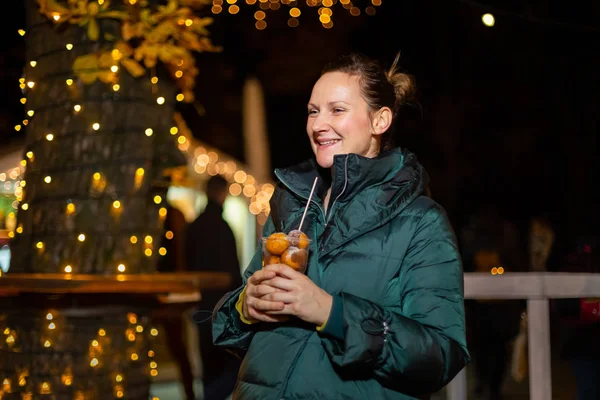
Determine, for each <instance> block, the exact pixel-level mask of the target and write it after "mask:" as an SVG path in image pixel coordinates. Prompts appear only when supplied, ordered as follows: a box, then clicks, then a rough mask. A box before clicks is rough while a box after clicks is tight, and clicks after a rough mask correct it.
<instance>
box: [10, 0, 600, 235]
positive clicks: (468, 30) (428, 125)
mask: <svg viewBox="0 0 600 400" xmlns="http://www.w3.org/2000/svg"><path fill="white" fill-rule="evenodd" d="M355 3H360V2H358V1H357V2H355ZM242 10H243V11H242V12H241V13H240V14H239V15H236V16H231V15H220V16H218V17H217V18H216V21H215V25H214V27H213V28H212V29H211V31H212V32H213V41H214V42H215V43H217V44H220V45H223V46H224V48H225V51H224V52H223V53H219V54H202V55H199V57H198V62H199V67H200V77H199V80H198V84H197V93H198V95H197V97H198V101H199V102H201V103H202V105H203V107H204V108H205V109H206V115H205V116H203V117H200V116H198V114H197V113H196V111H195V109H194V108H193V107H191V106H182V107H181V111H182V112H183V114H184V116H185V117H186V119H187V120H188V123H189V125H190V127H192V129H193V131H194V133H195V135H196V136H197V137H198V138H200V139H202V140H204V141H206V142H209V143H211V144H213V145H216V146H219V147H221V148H223V149H224V150H226V151H227V152H229V153H231V154H233V155H234V156H237V157H238V158H241V159H243V149H242V148H241V143H242V141H241V140H240V134H241V123H242V120H241V114H240V113H241V97H240V94H241V88H242V84H243V81H244V78H245V77H246V76H248V75H251V74H253V75H257V76H258V77H259V78H260V79H261V81H262V82H263V84H264V85H265V93H266V101H267V112H268V116H267V118H268V131H269V140H270V143H271V152H272V165H273V167H283V166H288V165H290V164H293V163H296V162H298V161H300V160H302V159H304V158H306V157H309V156H310V155H311V153H310V148H309V146H308V142H307V140H306V134H305V132H304V124H305V104H306V101H307V100H308V97H309V95H310V90H311V86H312V84H313V83H314V81H315V79H316V78H317V77H318V74H319V70H320V68H321V67H322V66H323V64H324V63H325V62H326V61H328V60H329V59H330V58H332V57H334V56H335V55H337V54H340V53H343V52H346V51H349V50H355V51H360V52H364V53H366V54H368V55H371V56H374V57H377V58H380V59H382V60H383V61H384V62H386V63H390V62H391V61H392V60H393V58H394V55H395V54H396V52H398V51H401V53H402V58H401V66H402V67H403V69H405V70H406V71H407V72H409V73H412V74H413V75H415V77H416V81H417V85H418V88H419V107H413V108H410V109H406V110H405V115H404V119H403V123H402V124H401V125H400V129H398V132H397V133H396V139H397V142H398V144H400V145H402V146H405V147H408V148H409V149H411V150H413V151H415V152H416V153H417V154H418V156H419V158H420V160H421V162H422V163H423V164H424V165H425V167H426V168H427V170H428V172H429V174H430V175H431V178H432V189H433V193H434V197H435V198H436V200H438V201H439V202H440V203H441V204H442V205H444V206H445V207H447V209H448V210H449V212H450V215H451V217H452V219H453V220H454V222H455V224H457V225H459V226H460V224H461V223H462V222H463V221H464V218H465V216H466V215H468V214H469V213H471V212H473V211H474V209H475V207H476V206H477V205H478V204H482V203H496V204H497V205H498V206H499V207H500V209H501V211H502V212H503V213H504V214H505V215H506V216H507V217H508V218H510V219H512V220H514V221H515V222H516V223H518V224H519V225H520V226H524V221H525V220H526V218H528V217H529V216H531V215H533V214H538V213H543V214H547V215H549V217H550V220H551V221H552V222H553V223H554V224H555V226H556V228H557V231H558V238H559V240H563V239H564V240H563V242H564V243H565V245H564V246H567V243H568V242H569V241H570V240H572V239H573V238H574V237H576V236H579V235H582V234H586V235H589V234H593V235H598V228H597V226H598V223H599V222H600V221H599V216H598V213H597V210H596V211H595V210H594V206H595V205H596V204H598V202H599V201H600V198H599V196H598V194H597V190H596V189H595V187H594V186H595V185H594V183H596V182H598V181H599V178H600V177H599V173H598V171H599V170H600V163H599V162H598V161H597V160H598V157H597V156H598V148H599V146H598V139H597V136H598V127H599V126H600V125H599V117H598V115H599V113H598V112H597V108H598V106H599V105H600V83H599V82H600V80H599V79H598V77H597V74H598V71H600V48H599V47H600V46H599V44H598V43H600V40H599V39H600V27H599V26H598V21H599V20H600V18H599V17H600V3H599V2H597V1H581V2H576V3H569V2H566V1H564V0H539V1H532V0H506V1H501V0H481V1H480V2H474V1H466V0H443V1H442V0H439V1H435V0H424V1H418V2H415V1H408V0H384V1H383V6H382V7H381V8H380V9H379V12H378V14H377V15H376V16H375V17H367V16H361V17H359V18H352V17H349V16H347V17H346V16H342V14H343V11H344V10H342V9H341V8H340V7H339V5H338V6H336V7H334V16H333V17H334V18H333V20H334V22H335V24H336V25H335V27H334V28H333V29H331V30H325V29H323V28H321V27H320V26H319V24H318V22H317V17H316V13H315V12H314V11H315V10H314V9H313V10H307V11H306V12H305V13H304V14H303V16H302V18H301V25H300V27H299V28H296V29H291V28H289V27H287V26H285V18H283V15H282V13H281V12H280V11H278V12H274V13H273V14H270V15H269V17H268V21H269V27H268V28H267V29H266V30H265V31H260V32H259V31H257V30H256V29H254V28H253V18H252V11H253V10H252V11H251V9H250V7H249V6H246V5H242ZM309 11H313V12H312V13H311V12H309ZM485 12H492V13H494V15H495V16H496V26H495V27H493V28H487V27H485V26H484V25H483V24H482V23H481V15H482V14H483V13H485ZM22 14H23V12H20V13H16V14H11V18H6V19H5V22H4V24H3V26H2V28H1V29H2V33H3V36H2V37H3V38H4V40H3V41H2V44H1V50H2V51H1V54H2V56H1V58H0V60H1V63H2V64H1V67H0V71H1V74H0V84H1V85H2V87H1V89H2V97H1V100H0V101H1V102H2V107H1V113H0V129H1V132H2V134H1V136H0V145H2V143H8V141H9V140H11V139H15V138H16V139H18V138H19V137H21V139H22V135H23V133H21V134H15V133H14V131H13V129H12V127H13V126H14V125H15V123H18V121H19V120H21V119H22V116H23V107H22V106H21V104H20V103H19V98H20V93H19V89H18V78H19V76H20V75H21V70H22V66H23V63H24V61H25V60H24V53H23V44H24V40H23V38H21V37H20V36H18V35H17V33H16V31H17V29H18V28H20V27H22V26H24V17H23V15H22ZM313 14H314V15H313Z"/></svg>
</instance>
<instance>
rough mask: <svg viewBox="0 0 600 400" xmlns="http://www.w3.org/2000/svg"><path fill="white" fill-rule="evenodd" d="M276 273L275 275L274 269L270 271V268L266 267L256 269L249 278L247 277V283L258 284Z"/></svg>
mask: <svg viewBox="0 0 600 400" xmlns="http://www.w3.org/2000/svg"><path fill="white" fill-rule="evenodd" d="M276 275H277V273H276V272H275V271H271V270H267V269H264V268H263V269H260V270H258V271H256V272H255V273H253V274H252V275H250V278H248V283H250V284H252V285H259V284H260V283H261V282H262V281H264V280H265V279H272V278H274V277H275V276H276Z"/></svg>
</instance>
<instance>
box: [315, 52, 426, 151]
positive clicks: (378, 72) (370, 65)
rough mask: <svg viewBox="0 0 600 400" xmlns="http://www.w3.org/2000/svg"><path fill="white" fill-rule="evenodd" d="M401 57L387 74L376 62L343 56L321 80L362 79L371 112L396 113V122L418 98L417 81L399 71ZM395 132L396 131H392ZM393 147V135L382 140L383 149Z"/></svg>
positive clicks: (324, 72) (330, 67)
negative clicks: (330, 76)
mask: <svg viewBox="0 0 600 400" xmlns="http://www.w3.org/2000/svg"><path fill="white" fill-rule="evenodd" d="M399 60H400V53H398V54H397V55H396V58H395V59H394V62H393V63H392V66H391V67H390V68H389V69H388V70H387V71H386V70H385V69H384V68H383V66H382V65H381V64H380V63H379V62H378V61H376V60H373V59H370V58H369V57H367V56H364V55H362V54H358V53H350V54H346V55H342V56H341V57H339V58H338V59H336V60H334V61H332V62H330V63H329V64H327V65H326V66H325V68H323V70H322V71H321V76H322V75H325V74H326V73H328V72H344V73H346V74H348V75H352V76H356V77H358V82H359V85H360V88H361V92H362V95H363V98H364V99H365V101H366V102H367V104H368V106H369V110H370V111H371V112H375V111H378V110H380V109H381V108H382V107H389V108H390V109H391V110H392V115H393V121H395V119H396V116H397V115H398V111H399V110H400V108H401V107H402V106H403V105H405V104H409V103H410V102H411V101H412V100H413V97H414V95H415V92H416V89H415V82H414V78H413V77H412V76H411V75H409V74H405V73H403V72H400V71H399V70H398V61H399ZM392 130H393V122H392V127H391V128H390V129H389V131H392ZM391 145H392V136H391V134H390V133H388V134H386V135H384V136H382V139H381V148H382V150H387V149H389V148H390V147H391Z"/></svg>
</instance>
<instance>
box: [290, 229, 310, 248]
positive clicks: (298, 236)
mask: <svg viewBox="0 0 600 400" xmlns="http://www.w3.org/2000/svg"><path fill="white" fill-rule="evenodd" d="M288 237H289V238H290V245H291V246H296V247H298V248H301V249H307V248H308V245H309V243H310V240H309V239H308V236H306V234H305V233H304V232H302V231H300V230H298V229H295V230H293V231H291V232H290V233H288Z"/></svg>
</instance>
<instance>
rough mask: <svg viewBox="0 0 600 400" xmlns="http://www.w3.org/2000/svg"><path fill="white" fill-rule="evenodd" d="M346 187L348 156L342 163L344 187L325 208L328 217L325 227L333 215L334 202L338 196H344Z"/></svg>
mask: <svg viewBox="0 0 600 400" xmlns="http://www.w3.org/2000/svg"><path fill="white" fill-rule="evenodd" d="M331 187H333V184H332V185H331ZM346 187H348V156H346V160H345V162H344V187H343V188H342V191H341V192H340V194H338V195H337V197H336V198H335V199H334V200H333V202H332V203H331V205H330V206H329V207H328V208H327V214H328V215H329V217H328V218H326V219H325V225H327V224H328V223H329V220H330V219H331V215H332V214H333V206H335V202H336V201H338V199H339V198H340V196H341V195H343V194H344V192H345V191H346Z"/></svg>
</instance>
